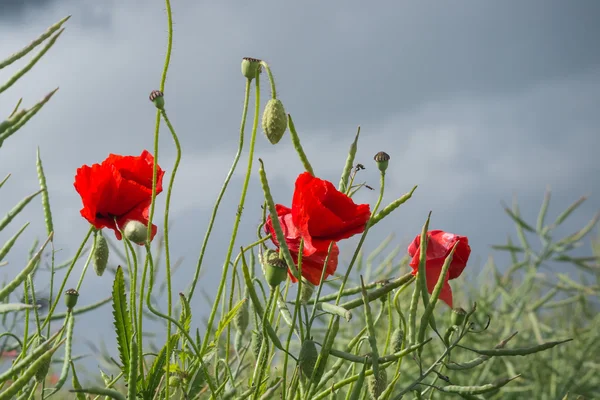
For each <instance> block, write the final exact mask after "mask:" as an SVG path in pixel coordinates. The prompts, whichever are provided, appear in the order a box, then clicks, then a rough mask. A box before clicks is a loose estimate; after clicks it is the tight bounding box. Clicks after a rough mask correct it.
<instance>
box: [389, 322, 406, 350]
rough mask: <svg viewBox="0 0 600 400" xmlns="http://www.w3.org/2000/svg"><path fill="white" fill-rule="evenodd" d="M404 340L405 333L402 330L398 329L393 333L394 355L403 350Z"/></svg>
mask: <svg viewBox="0 0 600 400" xmlns="http://www.w3.org/2000/svg"><path fill="white" fill-rule="evenodd" d="M403 340H404V332H403V331H402V329H400V328H396V329H395V330H394V332H393V333H392V339H391V342H392V350H393V351H394V353H397V352H399V351H400V350H402V341H403Z"/></svg>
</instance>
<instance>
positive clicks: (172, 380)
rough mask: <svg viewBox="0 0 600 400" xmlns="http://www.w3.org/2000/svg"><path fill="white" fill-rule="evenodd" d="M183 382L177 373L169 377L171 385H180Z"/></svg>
mask: <svg viewBox="0 0 600 400" xmlns="http://www.w3.org/2000/svg"><path fill="white" fill-rule="evenodd" d="M180 384H181V378H180V377H179V376H177V375H171V376H170V377H169V386H171V387H174V388H176V387H178V386H179V385H180Z"/></svg>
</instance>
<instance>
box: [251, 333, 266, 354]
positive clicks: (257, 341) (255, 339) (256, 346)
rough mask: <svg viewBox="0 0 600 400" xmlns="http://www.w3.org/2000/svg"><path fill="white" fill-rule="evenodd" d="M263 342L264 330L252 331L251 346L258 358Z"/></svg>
mask: <svg viewBox="0 0 600 400" xmlns="http://www.w3.org/2000/svg"><path fill="white" fill-rule="evenodd" d="M262 343H263V335H262V332H259V331H252V340H251V341H250V347H251V348H252V353H254V358H256V359H257V360H258V356H259V353H260V347H261V346H262Z"/></svg>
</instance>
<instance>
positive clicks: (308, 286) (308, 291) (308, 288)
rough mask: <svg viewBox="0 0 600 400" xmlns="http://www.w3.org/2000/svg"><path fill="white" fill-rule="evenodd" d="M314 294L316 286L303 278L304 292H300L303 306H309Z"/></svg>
mask: <svg viewBox="0 0 600 400" xmlns="http://www.w3.org/2000/svg"><path fill="white" fill-rule="evenodd" d="M314 292H315V285H313V284H312V283H310V282H309V281H307V280H306V279H304V278H302V290H301V291H300V301H301V302H302V303H303V304H307V303H308V301H309V300H310V298H311V297H312V295H313V293H314Z"/></svg>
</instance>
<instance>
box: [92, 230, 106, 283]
mask: <svg viewBox="0 0 600 400" xmlns="http://www.w3.org/2000/svg"><path fill="white" fill-rule="evenodd" d="M108 253H109V252H108V242H107V241H106V239H105V238H104V236H102V234H101V233H100V232H98V236H96V248H95V249H94V271H96V275H98V276H102V274H103V273H104V270H106V265H107V264H108Z"/></svg>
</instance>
